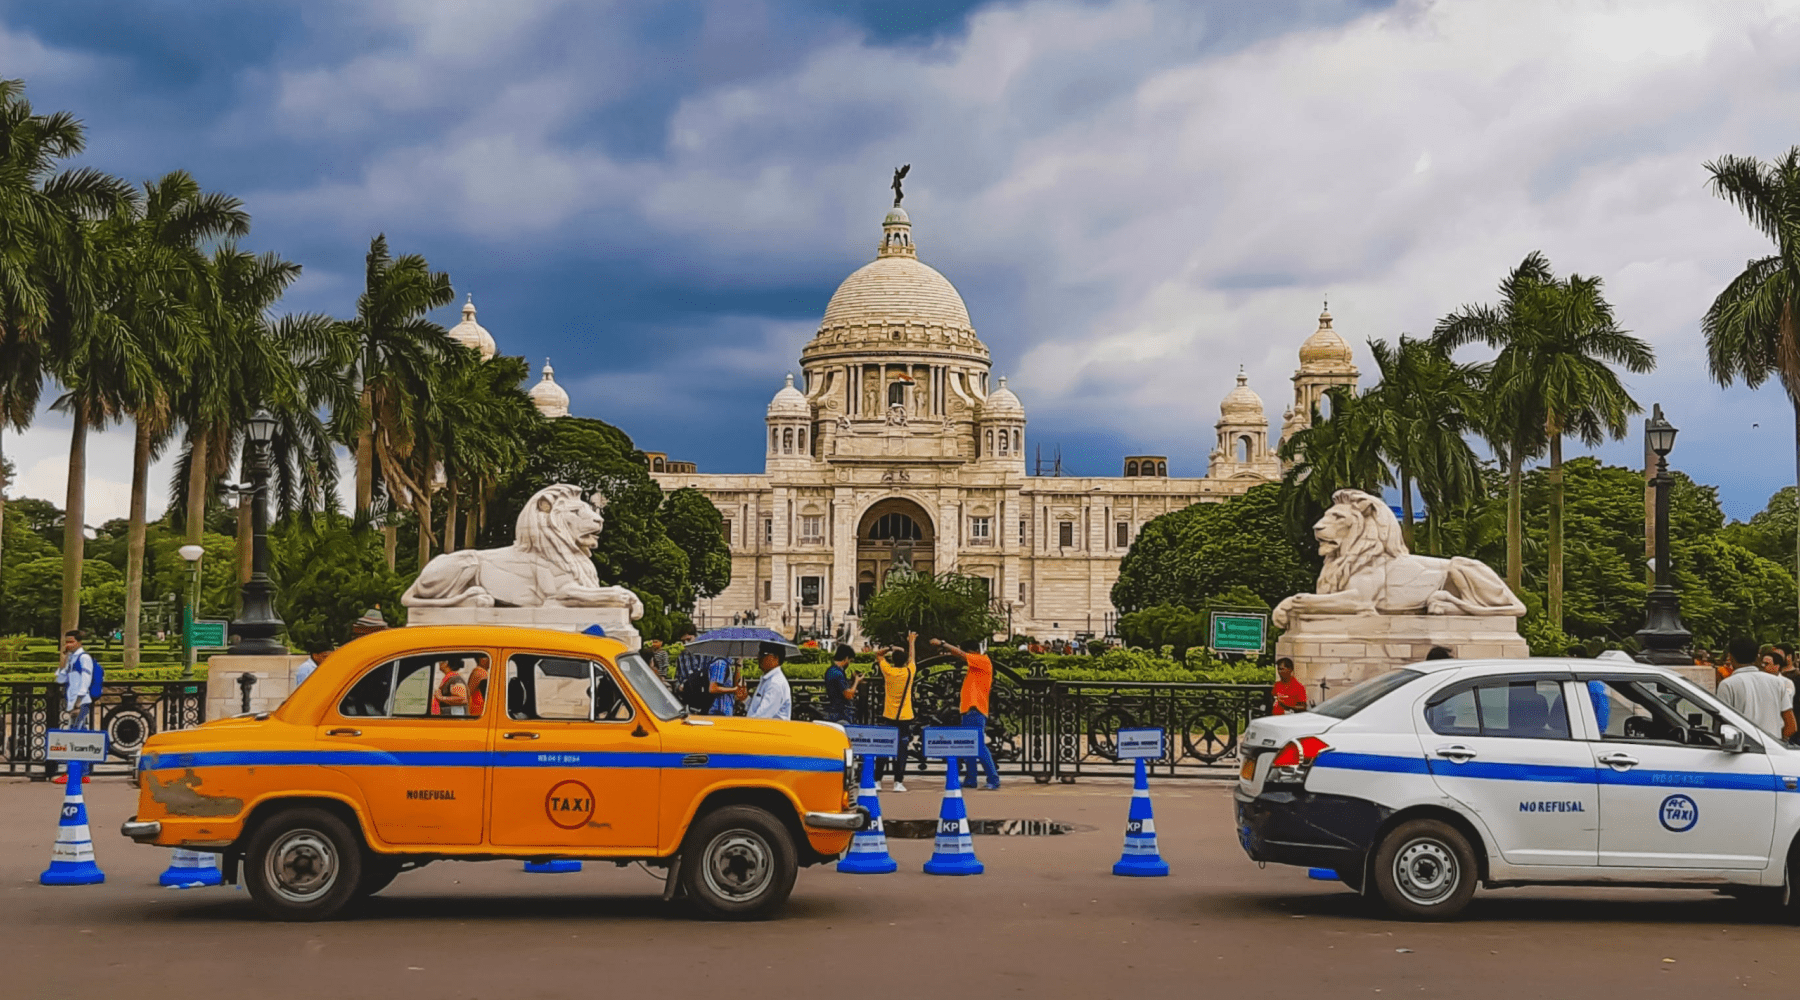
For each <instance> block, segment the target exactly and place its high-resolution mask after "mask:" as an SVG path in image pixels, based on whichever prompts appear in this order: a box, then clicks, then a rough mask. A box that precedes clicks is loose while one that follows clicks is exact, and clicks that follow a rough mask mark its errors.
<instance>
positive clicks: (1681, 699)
mask: <svg viewBox="0 0 1800 1000" xmlns="http://www.w3.org/2000/svg"><path fill="white" fill-rule="evenodd" d="M1586 686H1587V688H1588V691H1589V693H1590V696H1591V697H1592V699H1593V702H1594V721H1596V722H1598V723H1599V724H1600V738H1601V739H1603V740H1634V741H1651V742H1657V743H1679V744H1682V745H1684V746H1685V745H1694V746H1718V745H1719V727H1720V726H1722V725H1723V724H1724V722H1725V720H1724V717H1722V716H1720V715H1719V714H1718V713H1717V712H1714V711H1713V710H1712V709H1710V708H1707V707H1705V706H1704V705H1700V704H1697V703H1695V702H1693V701H1691V700H1689V698H1688V697H1687V695H1686V694H1685V693H1683V692H1682V690H1681V689H1680V688H1677V687H1674V686H1673V685H1670V684H1665V683H1663V682H1662V681H1659V680H1654V679H1651V678H1647V677H1643V678H1612V679H1608V680H1592V681H1588V682H1587V685H1586Z"/></svg>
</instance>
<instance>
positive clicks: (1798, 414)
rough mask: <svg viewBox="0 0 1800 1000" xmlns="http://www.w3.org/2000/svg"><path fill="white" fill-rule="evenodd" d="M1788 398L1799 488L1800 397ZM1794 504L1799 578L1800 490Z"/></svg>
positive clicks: (1796, 557)
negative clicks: (1791, 411)
mask: <svg viewBox="0 0 1800 1000" xmlns="http://www.w3.org/2000/svg"><path fill="white" fill-rule="evenodd" d="M1789 398H1790V399H1791V400H1792V401H1793V404H1794V485H1795V486H1796V487H1800V396H1792V395H1790V396H1789ZM1794 502H1795V504H1796V510H1795V513H1796V515H1797V520H1796V522H1795V528H1796V530H1795V531H1794V574H1795V576H1796V578H1800V489H1796V490H1795V496H1794Z"/></svg>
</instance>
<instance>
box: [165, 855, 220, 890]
mask: <svg viewBox="0 0 1800 1000" xmlns="http://www.w3.org/2000/svg"><path fill="white" fill-rule="evenodd" d="M224 881H225V880H224V879H223V878H221V877H220V875H219V859H218V858H217V857H216V856H214V855H213V854H212V853H211V852H209V851H187V850H183V849H181V848H179V847H177V848H175V857H174V858H173V859H171V860H170V861H169V867H168V868H166V869H164V870H163V873H162V874H161V875H158V876H157V877H156V884H157V885H163V886H170V887H173V888H178V889H192V888H196V887H199V886H207V885H218V884H220V883H222V882H224Z"/></svg>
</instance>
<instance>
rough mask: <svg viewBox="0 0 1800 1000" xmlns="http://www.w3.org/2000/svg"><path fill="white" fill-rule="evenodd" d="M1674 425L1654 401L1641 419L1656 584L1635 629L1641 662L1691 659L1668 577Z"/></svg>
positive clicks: (1670, 662)
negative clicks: (1649, 465)
mask: <svg viewBox="0 0 1800 1000" xmlns="http://www.w3.org/2000/svg"><path fill="white" fill-rule="evenodd" d="M1675 434H1676V431H1675V427H1674V425H1673V424H1670V423H1669V422H1668V421H1667V420H1664V419H1663V412H1662V404H1661V403H1658V404H1656V408H1655V410H1654V412H1652V414H1651V416H1650V419H1649V420H1646V421H1644V439H1645V440H1646V441H1648V442H1649V444H1650V450H1651V451H1652V452H1654V453H1655V454H1656V477H1655V478H1654V479H1652V480H1651V481H1650V482H1651V485H1652V486H1653V487H1655V489H1656V586H1654V587H1652V588H1651V590H1650V597H1649V600H1648V601H1646V602H1645V606H1644V627H1643V628H1642V629H1640V630H1639V631H1638V634H1637V638H1638V643H1639V644H1640V645H1641V646H1642V647H1643V651H1642V652H1641V653H1639V654H1638V659H1640V660H1643V661H1644V662H1645V663H1660V664H1667V665H1676V664H1683V663H1690V662H1692V658H1691V657H1690V656H1689V655H1688V652H1687V647H1688V640H1689V639H1691V638H1692V636H1691V634H1690V633H1689V632H1688V630H1687V626H1685V625H1683V624H1682V623H1681V598H1679V597H1678V596H1676V594H1675V587H1674V586H1673V585H1672V584H1671V582H1670V577H1669V487H1670V486H1672V485H1673V484H1674V482H1675V480H1674V478H1673V477H1671V476H1670V475H1669V461H1668V458H1669V452H1670V451H1672V450H1674V448H1675Z"/></svg>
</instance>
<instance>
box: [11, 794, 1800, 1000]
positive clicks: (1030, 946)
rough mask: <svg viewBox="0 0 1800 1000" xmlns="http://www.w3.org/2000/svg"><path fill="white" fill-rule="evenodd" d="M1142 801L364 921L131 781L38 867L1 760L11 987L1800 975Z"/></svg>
mask: <svg viewBox="0 0 1800 1000" xmlns="http://www.w3.org/2000/svg"><path fill="white" fill-rule="evenodd" d="M921 784H923V783H921ZM919 789H920V786H919V785H915V786H914V791H913V792H912V793H910V794H907V795H899V796H896V795H888V796H885V797H884V803H885V805H886V808H887V810H888V813H889V814H890V815H892V816H899V817H912V818H924V817H930V816H933V815H935V811H936V807H937V799H936V797H935V796H934V795H932V794H931V793H929V792H926V793H924V794H921V792H920V790H919ZM1129 793H1130V789H1129V786H1128V785H1127V784H1124V783H1112V782H1106V783H1099V782H1084V783H1083V784H1080V785H1076V786H1060V787H1047V788H1039V787H1032V786H1023V787H1016V788H1014V789H1009V790H1007V791H1002V792H998V793H991V794H989V793H971V795H970V797H969V804H970V810H971V812H972V813H973V814H974V815H975V816H978V817H995V818H997V817H1002V816H1005V817H1018V818H1053V819H1058V820H1064V821H1068V822H1073V823H1079V824H1087V825H1091V826H1093V827H1096V828H1097V829H1096V830H1095V831H1094V832H1089V833H1077V834H1070V835H1065V836H1059V837H1036V838H1000V837H983V838H977V840H976V850H977V852H978V853H979V854H980V856H981V857H982V860H983V861H985V862H986V863H987V865H988V874H987V875H984V876H980V877H976V878H960V879H958V878H932V877H928V876H925V875H923V874H920V871H919V867H920V865H921V864H923V862H924V860H925V859H926V857H927V856H929V854H930V851H931V845H930V842H929V841H900V842H896V843H895V844H894V845H893V852H894V855H895V856H896V857H897V858H898V859H899V860H900V863H901V871H900V872H899V873H897V874H895V875H889V876H877V877H869V876H863V877H854V876H848V875H839V874H837V873H836V872H834V871H831V870H829V869H824V868H814V869H808V870H806V871H803V872H802V873H801V875H800V881H799V885H798V886H797V887H796V889H795V891H794V897H793V900H792V901H791V903H790V904H789V907H788V910H787V913H786V916H785V919H782V920H778V921H773V922H769V923H762V924H747V925H744V924H705V923H695V922H690V921H687V920H683V919H678V918H674V917H672V916H671V914H669V913H668V912H667V911H665V909H664V907H663V906H662V904H661V903H660V901H659V899H658V893H659V892H660V882H658V881H655V880H653V879H652V878H651V877H650V876H649V875H647V874H645V873H644V872H643V871H641V870H639V869H637V868H635V867H634V868H627V869H616V868H612V867H606V868H604V869H600V868H595V867H592V866H590V868H589V870H588V871H586V872H583V873H581V874H579V875H561V876H554V875H553V876H544V875H536V876H533V875H526V874H524V873H523V872H521V871H520V870H519V867H518V865H517V864H514V863H510V862H492V863H484V864H439V865H433V866H431V867H430V868H427V869H425V870H423V871H420V872H416V873H411V874H408V875H403V876H401V877H400V879H399V880H398V881H396V882H395V884H394V885H393V886H392V887H391V888H389V889H388V890H387V891H386V892H384V893H382V894H381V895H380V896H379V897H376V899H375V900H374V901H373V903H372V905H371V906H370V907H369V909H368V910H367V911H365V912H364V913H363V914H362V915H361V916H360V917H359V918H357V919H353V920H347V921H343V922H338V923H329V924H272V923H266V922H263V921H261V920H259V919H257V917H256V916H255V914H254V913H253V911H252V909H251V907H250V905H249V903H248V901H247V900H246V898H245V897H244V895H243V893H242V892H240V891H238V890H234V889H229V888H224V889H202V890H187V891H175V890H165V889H159V888H157V887H156V886H155V884H154V881H155V876H156V874H157V873H158V872H159V871H160V870H161V869H162V867H163V866H164V864H165V863H166V860H167V854H166V852H163V851H159V850H156V849H153V848H147V847H140V846H137V845H135V844H131V843H129V842H128V841H125V840H124V839H122V838H120V837H119V836H117V834H116V832H115V831H116V830H117V829H118V825H119V822H120V821H121V820H122V819H124V818H125V817H126V816H127V815H128V814H129V813H130V812H131V809H132V806H133V803H134V802H135V796H134V793H133V791H132V789H131V788H130V787H129V786H128V785H126V784H125V783H124V782H123V781H121V780H117V779H99V780H96V781H95V782H94V783H93V784H91V785H89V786H88V805H89V810H90V813H91V817H92V822H93V826H94V832H95V839H96V841H97V847H98V850H99V854H100V862H101V866H102V867H103V868H104V869H105V870H106V872H107V877H108V882H107V883H106V884H105V885H103V886H93V887H85V888H60V889H59V888H46V887H42V886H39V885H37V884H36V879H37V874H38V872H40V871H41V870H43V868H44V866H45V863H46V862H47V861H48V859H49V856H50V844H51V841H52V840H53V839H54V837H55V822H56V814H57V805H58V798H59V796H60V795H61V790H60V789H59V788H56V787H54V786H50V785H43V784H27V783H25V782H20V781H11V780H5V779H0V996H5V997H20V998H30V1000H37V998H56V1000H63V998H83V997H105V998H108V1000H121V998H128V1000H135V998H139V997H165V996H167V997H180V998H182V1000H206V998H212V997H231V998H234V1000H263V998H269V1000H280V998H287V997H308V998H313V997H331V998H334V1000H335V998H351V997H372V996H373V997H387V998H392V1000H400V998H403V997H404V998H412V997H428V998H431V1000H454V998H462V997H479V998H500V997H504V998H508V1000H513V998H534V997H577V996H579V997H594V996H602V997H615V998H619V997H651V996H657V995H668V996H676V997H686V996H710V995H725V996H729V997H731V998H732V1000H753V998H761V997H782V998H785V1000H792V998H795V997H812V996H841V997H846V998H847V997H856V998H858V1000H863V998H869V997H890V996H893V997H899V996H907V997H926V996H933V997H941V998H945V1000H950V998H955V1000H961V998H964V997H1011V996H1023V997H1033V996H1037V997H1059V998H1060V997H1096V998H1101V997H1155V996H1171V997H1184V998H1185V997H1207V996H1216V997H1261V996H1280V997H1308V998H1312V997H1319V998H1324V997H1362V996H1374V995H1377V994H1380V995H1386V996H1392V995H1402V996H1426V997H1507V998H1523V997H1538V996H1542V997H1559V998H1567V997H1583V996H1589V997H1602V998H1606V1000H1612V998H1617V1000H1626V998H1630V1000H1637V998H1642V997H1663V996H1668V997H1682V998H1686V1000H1695V998H1701V997H1707V998H1710V997H1719V996H1725V995H1728V994H1729V995H1734V996H1749V995H1791V994H1793V993H1794V992H1795V990H1796V987H1797V986H1800V983H1797V982H1796V980H1797V979H1800V929H1796V928H1794V927H1790V926H1786V925H1783V924H1778V923H1770V922H1766V921H1764V920H1760V919H1758V918H1757V917H1756V916H1755V915H1753V914H1752V913H1750V912H1748V911H1746V910H1745V909H1743V908H1742V907H1740V906H1738V905H1737V904H1735V903H1733V902H1732V901H1730V900H1728V899H1725V898H1723V897H1719V896H1716V895H1712V894H1709V893H1681V892H1661V891H1656V892H1652V891H1638V890H1612V891H1597V890H1574V889H1532V890H1509V891H1504V892H1495V893H1485V894H1483V895H1480V896H1477V898H1476V904H1475V906H1474V907H1472V909H1471V912H1470V916H1469V918H1468V919H1466V920H1464V921H1462V922H1459V923H1455V924H1449V925H1420V924H1407V923H1398V922H1393V921H1387V920H1383V919H1380V918H1378V917H1375V916H1373V915H1371V914H1370V913H1369V912H1368V911H1367V910H1366V909H1365V908H1364V907H1363V905H1362V904H1361V903H1360V901H1359V900H1357V899H1356V898H1355V897H1353V896H1351V895H1349V894H1348V893H1346V892H1344V891H1343V890H1342V889H1341V888H1339V887H1338V886H1336V885H1334V884H1327V883H1318V882H1311V881H1308V880H1307V879H1306V877H1305V874H1304V873H1303V872H1300V871H1298V870H1295V869H1281V868H1269V869H1267V870H1258V869H1257V867H1256V866H1255V865H1253V864H1251V863H1250V862H1249V861H1247V860H1246V859H1245V858H1244V857H1243V855H1242V853H1241V852H1240V851H1239V850H1238V848H1237V845H1236V843H1235V840H1234V836H1233V832H1232V828H1231V819H1230V793H1229V790H1228V789H1227V788H1226V787H1225V786H1223V785H1217V784H1210V783H1209V784H1206V785H1196V784H1191V783H1185V784H1184V783H1170V784H1163V785H1159V786H1157V787H1156V788H1155V794H1156V806H1157V813H1158V819H1157V828H1158V832H1159V835H1160V836H1161V837H1162V840H1163V852H1164V856H1165V857H1166V858H1167V859H1168V861H1169V863H1170V864H1171V865H1172V866H1173V867H1174V872H1175V873H1174V875H1173V876H1172V877H1170V878H1165V879H1146V880H1140V879H1124V878H1115V877H1113V876H1112V875H1111V874H1110V872H1109V869H1110V866H1111V863H1112V862H1113V861H1114V860H1116V859H1117V858H1118V855H1119V843H1120V837H1121V834H1122V830H1123V822H1124V816H1125V809H1126V799H1127V796H1128V795H1129ZM1669 959H1673V961H1668V960H1669ZM652 991H655V992H652Z"/></svg>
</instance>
